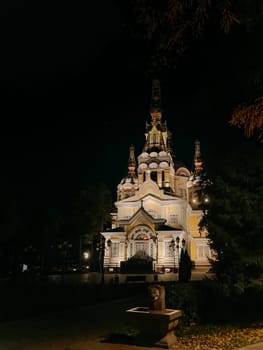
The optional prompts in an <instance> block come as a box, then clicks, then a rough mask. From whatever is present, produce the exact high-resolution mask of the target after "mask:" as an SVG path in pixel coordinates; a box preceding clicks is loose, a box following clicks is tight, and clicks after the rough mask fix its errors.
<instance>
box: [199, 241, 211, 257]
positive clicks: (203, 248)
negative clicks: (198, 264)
mask: <svg viewBox="0 0 263 350" xmlns="http://www.w3.org/2000/svg"><path fill="white" fill-rule="evenodd" d="M196 249H197V258H199V259H200V258H211V251H210V248H209V246H208V245H207V244H205V243H204V244H199V245H197V247H196Z"/></svg>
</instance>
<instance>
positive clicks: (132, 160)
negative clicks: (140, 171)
mask: <svg viewBox="0 0 263 350" xmlns="http://www.w3.org/2000/svg"><path fill="white" fill-rule="evenodd" d="M134 150H135V147H134V146H133V145H131V146H130V156H129V161H128V174H129V175H130V176H134V175H135V169H136V161H135V155H134Z"/></svg>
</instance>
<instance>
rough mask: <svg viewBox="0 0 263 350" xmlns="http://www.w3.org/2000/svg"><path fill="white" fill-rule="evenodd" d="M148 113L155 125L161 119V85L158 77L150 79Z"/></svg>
mask: <svg viewBox="0 0 263 350" xmlns="http://www.w3.org/2000/svg"><path fill="white" fill-rule="evenodd" d="M150 113H151V116H152V125H157V124H159V123H160V122H161V119H162V110H161V86H160V81H159V80H158V79H154V80H153V81H152V101H151V109H150Z"/></svg>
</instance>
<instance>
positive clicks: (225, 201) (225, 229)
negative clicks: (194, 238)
mask: <svg viewBox="0 0 263 350" xmlns="http://www.w3.org/2000/svg"><path fill="white" fill-rule="evenodd" d="M238 154H241V155H242V156H241V157H239V156H238ZM222 164H224V166H222V167H221V168H220V169H218V171H217V172H218V174H217V175H216V176H215V177H214V178H213V179H212V183H211V185H210V186H209V187H208V188H206V190H205V191H206V194H207V195H208V196H209V199H210V200H209V205H208V206H207V207H205V208H204V216H203V219H202V220H201V222H200V230H206V231H207V232H208V239H209V242H210V247H211V249H212V251H213V252H214V254H215V256H214V259H212V260H211V263H212V267H213V270H214V272H215V274H216V277H217V279H218V280H220V281H221V282H222V283H223V285H224V286H225V288H226V290H227V291H228V292H230V291H232V292H233V291H234V292H236V293H242V292H243V291H244V289H245V288H247V287H250V286H253V285H256V284H259V283H262V276H263V237H262V232H263V204H262V198H263V166H262V158H261V150H259V149H258V148H255V147H250V146H249V145H246V147H245V149H241V148H240V149H239V150H238V153H237V152H232V153H230V154H229V156H228V157H226V155H225V156H224V162H222ZM260 281H261V282H260Z"/></svg>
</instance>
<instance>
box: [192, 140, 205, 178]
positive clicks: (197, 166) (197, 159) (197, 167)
mask: <svg viewBox="0 0 263 350" xmlns="http://www.w3.org/2000/svg"><path fill="white" fill-rule="evenodd" d="M202 170H203V162H202V158H201V151H200V141H199V140H198V139H196V140H195V154H194V171H195V172H197V173H199V172H200V171H202Z"/></svg>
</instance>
